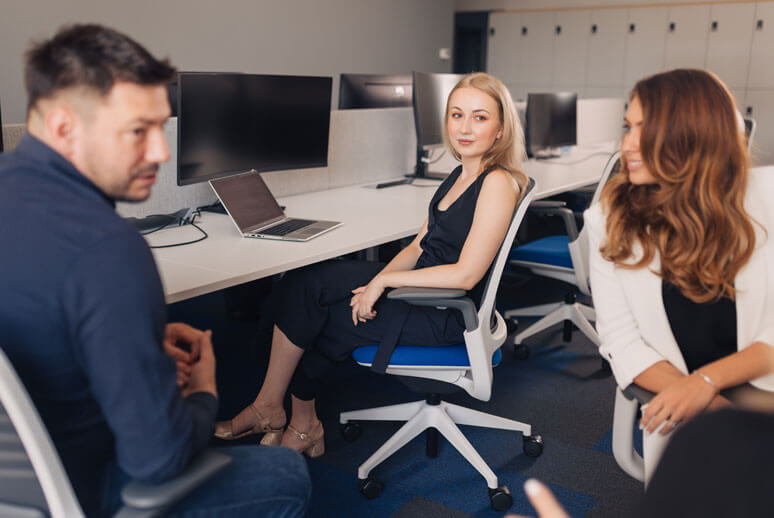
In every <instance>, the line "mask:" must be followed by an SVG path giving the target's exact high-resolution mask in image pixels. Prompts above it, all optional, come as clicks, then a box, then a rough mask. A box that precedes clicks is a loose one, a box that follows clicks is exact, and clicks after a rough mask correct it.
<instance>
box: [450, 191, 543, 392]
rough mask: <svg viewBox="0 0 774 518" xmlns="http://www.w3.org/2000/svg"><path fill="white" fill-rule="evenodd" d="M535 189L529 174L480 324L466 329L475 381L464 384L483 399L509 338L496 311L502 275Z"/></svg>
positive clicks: (486, 290)
mask: <svg viewBox="0 0 774 518" xmlns="http://www.w3.org/2000/svg"><path fill="white" fill-rule="evenodd" d="M535 190H536V183H535V180H534V179H532V178H529V181H528V182H527V185H526V187H525V188H524V195H523V196H522V198H521V200H520V201H519V203H518V205H517V206H516V209H515V211H514V213H513V219H511V224H510V226H509V227H508V232H507V233H506V234H505V238H504V239H503V243H502V245H500V250H499V252H497V256H495V259H494V261H493V262H492V267H491V270H490V273H489V278H488V279H487V281H486V284H485V285H484V292H483V294H482V296H481V306H480V307H479V308H478V327H477V328H476V329H475V330H473V331H466V332H465V333H464V336H465V344H466V345H467V350H468V358H469V360H470V376H471V377H470V378H469V379H470V380H471V384H470V385H468V386H466V385H464V384H463V385H462V386H463V388H465V390H466V391H467V392H468V393H469V394H470V395H471V396H473V397H475V398H477V399H480V400H483V401H488V400H489V398H490V397H491V393H492V355H493V354H494V352H495V351H496V350H497V349H498V348H499V347H500V346H501V345H502V344H503V342H505V339H506V337H507V335H508V332H507V331H506V326H505V320H503V317H502V316H500V314H499V313H498V312H497V311H495V299H496V297H497V288H498V287H499V286H500V279H501V278H502V275H503V270H504V269H505V263H506V262H507V261H508V254H509V253H510V251H511V247H512V246H513V240H514V239H515V238H516V231H518V229H519V225H521V221H522V220H523V219H524V214H525V213H526V212H527V207H528V206H529V204H530V203H531V202H532V199H533V198H534V197H535ZM492 315H494V318H495V319H496V322H495V323H494V325H492V320H491V319H492Z"/></svg>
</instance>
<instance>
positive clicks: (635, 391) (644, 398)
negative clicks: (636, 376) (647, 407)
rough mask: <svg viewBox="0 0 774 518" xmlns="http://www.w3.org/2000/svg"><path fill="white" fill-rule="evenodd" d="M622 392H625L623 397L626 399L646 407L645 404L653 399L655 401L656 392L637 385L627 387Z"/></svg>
mask: <svg viewBox="0 0 774 518" xmlns="http://www.w3.org/2000/svg"><path fill="white" fill-rule="evenodd" d="M621 392H623V395H624V396H626V399H628V400H630V401H631V400H632V399H636V400H637V401H638V402H639V403H640V405H644V404H645V403H648V402H649V401H650V400H651V399H653V396H655V395H656V393H655V392H651V391H650V390H646V389H644V388H642V387H640V386H639V385H635V384H634V383H632V384H631V385H629V386H628V387H626V388H625V389H624V390H622V391H621Z"/></svg>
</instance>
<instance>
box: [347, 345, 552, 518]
mask: <svg viewBox="0 0 774 518" xmlns="http://www.w3.org/2000/svg"><path fill="white" fill-rule="evenodd" d="M407 348H409V347H407ZM432 349H433V350H435V349H447V348H438V347H433V348H432ZM448 349H449V351H446V354H453V353H456V354H457V355H459V356H464V355H465V345H464V344H461V345H457V346H449V347H448ZM375 352H376V347H375V346H369V348H360V349H358V350H357V351H355V360H356V361H357V362H358V363H359V364H360V365H363V366H370V365H371V361H372V359H373V353H375ZM402 353H403V351H401V347H398V348H396V351H395V353H393V358H395V355H397V356H398V357H399V358H400V357H401V356H403V354H402ZM441 356H442V357H443V356H445V354H442V355H441ZM501 356H502V355H501V353H500V351H499V350H498V351H497V352H496V353H495V355H494V358H493V359H494V360H495V362H496V363H499V361H500V359H501ZM401 367H403V368H406V367H409V368H410V366H408V365H402V366H401ZM424 367H428V366H427V365H425V366H424ZM407 384H408V383H407ZM339 421H340V423H341V430H342V435H343V436H344V438H345V440H350V441H352V440H356V439H357V438H358V437H359V436H360V433H361V432H360V425H359V424H358V423H357V421H403V422H405V423H404V425H403V426H402V427H401V428H400V429H398V431H397V432H395V433H394V434H393V435H392V437H390V439H389V440H387V442H385V443H384V444H383V445H382V446H381V447H380V448H379V449H378V450H376V452H374V453H373V454H372V455H371V456H370V457H369V458H368V459H367V460H366V461H365V462H364V463H363V464H361V465H360V467H359V468H358V488H359V489H360V492H361V493H362V494H363V495H364V496H365V497H366V498H369V499H371V498H376V497H378V496H379V495H380V494H381V492H382V489H383V488H384V484H383V483H382V482H381V481H380V480H378V479H376V478H374V477H373V476H371V471H372V470H373V469H374V468H375V467H376V466H378V465H379V464H381V463H382V462H383V461H384V460H385V459H387V458H388V457H390V456H391V455H392V454H393V453H395V452H396V451H398V450H399V449H400V448H401V447H403V446H404V445H405V444H407V443H408V442H409V441H411V440H412V439H414V438H415V437H417V436H418V435H419V434H421V433H422V432H425V431H427V437H426V441H427V442H426V454H427V456H428V457H430V458H435V457H437V456H438V439H439V433H440V435H441V436H443V437H444V438H445V439H446V440H447V441H449V443H450V444H451V445H452V446H454V448H455V449H456V450H457V451H458V452H459V453H460V454H462V456H463V457H465V459H466V460H467V461H468V462H469V463H470V464H471V465H472V466H473V467H474V468H475V469H476V470H477V471H478V472H479V473H480V474H481V476H482V477H484V480H485V481H486V484H487V487H488V489H489V500H490V504H491V506H492V508H493V509H495V510H497V511H505V510H507V509H509V508H510V507H511V505H512V504H513V497H512V496H511V494H510V491H509V489H508V488H507V487H506V486H503V485H499V483H498V479H497V476H496V475H495V474H494V472H493V471H492V470H491V468H490V467H489V466H488V465H487V464H486V462H485V461H484V459H483V458H482V457H481V456H480V455H479V453H478V452H477V451H476V450H475V448H474V447H473V445H471V444H470V442H469V441H468V439H467V438H466V437H465V436H464V435H463V433H462V431H461V430H460V429H459V427H458V425H470V426H481V427H484V428H493V429H498V430H512V431H515V432H520V433H521V434H522V436H523V451H524V453H525V454H526V455H528V456H530V457H538V456H540V454H541V453H542V452H543V439H542V438H541V437H540V436H539V435H532V427H531V426H530V425H529V424H526V423H522V422H520V421H515V420H512V419H505V418H502V417H498V416H495V415H491V414H487V413H484V412H480V411H478V410H473V409H470V408H466V407H463V406H459V405H455V404H452V403H448V402H446V401H443V400H442V399H441V395H440V394H438V393H428V394H427V395H426V397H425V400H424V401H413V402H410V403H401V404H398V405H389V406H384V407H379V408H369V409H366V410H355V411H351V412H342V413H341V415H340V417H339Z"/></svg>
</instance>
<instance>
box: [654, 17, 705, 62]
mask: <svg viewBox="0 0 774 518" xmlns="http://www.w3.org/2000/svg"><path fill="white" fill-rule="evenodd" d="M710 10H711V9H710V6H709V5H690V6H679V7H670V8H669V16H668V22H667V33H666V48H665V51H664V69H665V70H672V69H673V68H704V60H705V58H706V56H707V36H708V34H709V29H710Z"/></svg>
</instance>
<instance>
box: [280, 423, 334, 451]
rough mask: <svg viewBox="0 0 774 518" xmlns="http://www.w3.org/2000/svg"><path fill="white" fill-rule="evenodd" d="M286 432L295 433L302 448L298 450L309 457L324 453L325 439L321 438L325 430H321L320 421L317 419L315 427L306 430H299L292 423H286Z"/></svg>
mask: <svg viewBox="0 0 774 518" xmlns="http://www.w3.org/2000/svg"><path fill="white" fill-rule="evenodd" d="M288 432H290V433H292V434H293V435H295V436H296V438H297V439H299V440H300V441H301V442H302V443H303V446H302V449H301V450H299V451H300V452H301V453H303V454H304V455H306V456H307V457H309V458H310V459H314V458H315V457H319V456H320V455H322V454H323V453H325V441H324V440H323V439H324V436H325V431H324V430H323V426H322V422H320V421H317V424H316V425H315V427H314V428H312V429H311V430H309V431H308V432H300V431H298V429H297V428H295V427H293V426H292V425H288Z"/></svg>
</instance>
